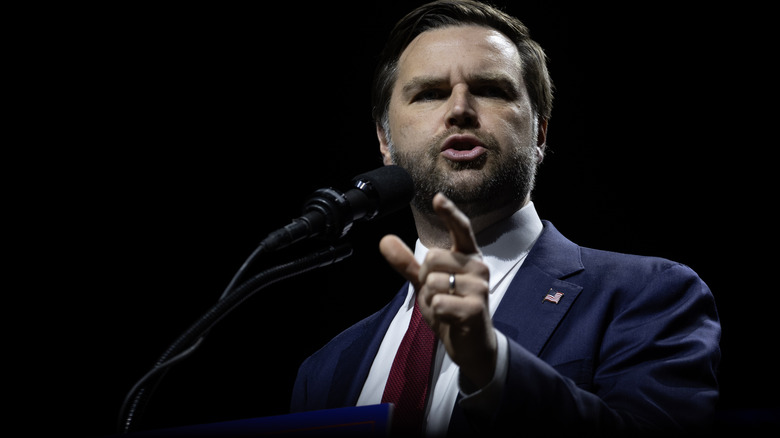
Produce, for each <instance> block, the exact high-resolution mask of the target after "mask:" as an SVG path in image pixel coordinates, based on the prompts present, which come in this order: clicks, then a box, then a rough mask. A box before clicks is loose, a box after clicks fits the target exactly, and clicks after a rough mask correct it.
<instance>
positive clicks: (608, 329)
mask: <svg viewBox="0 0 780 438" xmlns="http://www.w3.org/2000/svg"><path fill="white" fill-rule="evenodd" d="M406 291H407V286H404V287H403V288H402V289H401V291H400V292H399V293H398V295H396V296H395V298H394V299H393V300H392V301H391V302H390V303H389V304H388V305H387V306H385V307H384V308H383V309H382V310H380V311H379V312H377V313H375V314H373V315H371V316H370V317H368V318H366V319H364V320H363V321H360V322H359V323H357V324H356V325H354V326H352V327H351V328H349V329H347V330H346V331H344V332H343V333H341V334H339V335H338V336H336V337H335V338H334V339H333V340H332V341H330V342H329V343H328V344H327V345H326V346H325V347H323V348H322V349H321V350H319V351H317V352H316V353H315V354H314V355H312V356H311V357H310V358H308V359H307V360H306V361H305V362H304V363H303V364H302V365H301V367H300V369H299V372H298V378H297V379H296V382H295V387H294V390H293V397H292V406H291V407H292V411H294V412H297V411H306V410H315V409H325V408H336V407H344V406H354V405H355V403H356V402H357V399H358V396H359V395H360V391H361V389H362V387H363V383H364V382H365V379H366V377H367V375H368V372H369V369H370V367H371V363H372V361H373V359H374V356H375V355H376V352H377V350H378V348H379V344H380V343H381V341H382V338H383V336H384V334H385V331H386V330H387V328H388V326H389V324H390V321H391V320H392V319H393V317H394V316H395V314H396V312H397V310H398V308H399V307H400V306H401V304H402V303H403V301H404V298H405V296H406ZM551 291H552V292H551ZM555 292H561V293H563V296H562V297H561V298H560V301H559V302H558V303H557V304H555V303H552V302H549V301H545V300H544V297H545V296H546V295H547V294H548V293H552V294H554V293H555ZM493 324H494V325H495V327H496V329H498V330H499V331H500V332H501V333H503V334H504V335H506V337H507V339H508V341H509V368H508V372H507V380H506V385H505V387H504V390H503V395H502V399H501V403H500V407H499V409H498V410H496V411H495V412H494V414H493V416H492V418H473V416H470V414H469V412H466V411H465V410H463V409H461V408H460V407H459V405H458V403H456V405H455V408H454V410H453V414H452V417H451V419H450V427H449V434H450V435H454V434H468V433H491V432H492V433H501V434H503V433H511V434H517V433H524V434H529V433H530V435H533V433H534V432H541V433H545V434H552V435H558V434H565V433H568V432H571V433H574V434H577V435H579V436H582V435H589V434H593V435H597V436H603V435H609V434H611V433H615V434H625V433H634V432H635V431H637V430H645V429H649V430H656V429H659V430H679V429H682V430H685V429H691V428H699V427H701V426H703V425H704V424H706V423H707V422H708V421H710V420H711V416H712V415H713V413H714V410H715V403H716V401H717V397H718V387H717V380H716V367H717V364H718V361H719V359H720V349H719V345H718V344H719V340H720V323H719V321H718V316H717V312H716V309H715V303H714V300H713V297H712V294H711V293H710V290H709V289H708V287H707V286H706V285H705V284H704V282H703V281H702V280H701V279H700V278H699V277H698V276H697V275H696V274H695V273H694V272H693V271H692V270H691V269H690V268H688V267H686V266H684V265H681V264H678V263H674V262H671V261H668V260H664V259H659V258H652V257H640V256H632V255H626V254H618V253H613V252H606V251H598V250H593V249H588V248H584V247H580V246H578V245H576V244H574V243H572V242H571V241H569V240H567V239H566V238H565V237H563V236H562V235H561V234H560V233H559V232H558V231H557V230H556V229H555V228H554V227H553V226H552V225H551V224H550V223H549V222H546V221H545V222H544V230H543V232H542V234H541V236H540V237H539V239H538V240H537V242H536V244H535V245H534V247H533V248H532V250H531V252H530V253H529V254H528V257H527V258H526V260H525V261H524V262H523V265H522V266H521V267H520V269H519V271H518V272H517V274H516V275H515V278H514V279H513V280H512V283H511V284H510V286H509V289H508V290H507V293H506V294H505V295H504V298H503V300H502V301H501V304H500V305H499V307H498V309H497V310H496V312H495V315H494V316H493Z"/></svg>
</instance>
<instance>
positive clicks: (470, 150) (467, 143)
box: [441, 134, 487, 161]
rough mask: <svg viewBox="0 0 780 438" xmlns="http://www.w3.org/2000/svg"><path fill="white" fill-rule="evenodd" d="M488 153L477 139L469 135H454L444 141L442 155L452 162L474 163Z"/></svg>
mask: <svg viewBox="0 0 780 438" xmlns="http://www.w3.org/2000/svg"><path fill="white" fill-rule="evenodd" d="M485 152H487V149H485V146H483V144H482V142H481V141H479V139H478V138H477V137H474V136H473V135H469V134H456V135H452V136H450V137H448V138H447V140H445V141H444V144H442V147H441V155H442V156H443V157H444V158H446V159H448V160H451V161H473V160H476V159H477V158H479V157H480V156H481V155H482V154H484V153H485Z"/></svg>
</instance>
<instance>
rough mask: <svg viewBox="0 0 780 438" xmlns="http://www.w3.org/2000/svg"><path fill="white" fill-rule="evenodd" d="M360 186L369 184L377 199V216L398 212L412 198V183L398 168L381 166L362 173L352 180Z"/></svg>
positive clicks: (410, 178)
mask: <svg viewBox="0 0 780 438" xmlns="http://www.w3.org/2000/svg"><path fill="white" fill-rule="evenodd" d="M352 183H353V184H355V185H356V186H358V187H359V186H360V185H361V183H363V184H364V183H369V184H370V185H371V187H372V190H373V192H374V195H375V196H376V197H377V198H378V199H377V216H376V217H380V216H383V215H385V214H388V213H392V212H394V211H397V210H400V209H402V208H404V207H406V206H407V205H409V202H411V200H412V197H413V196H414V182H413V181H412V177H411V176H409V173H408V172H407V171H406V170H404V169H403V168H401V167H398V166H383V167H380V168H377V169H374V170H372V171H370V172H366V173H362V174H360V175H358V176H356V177H355V178H353V179H352Z"/></svg>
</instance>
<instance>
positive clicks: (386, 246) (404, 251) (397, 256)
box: [379, 234, 420, 290]
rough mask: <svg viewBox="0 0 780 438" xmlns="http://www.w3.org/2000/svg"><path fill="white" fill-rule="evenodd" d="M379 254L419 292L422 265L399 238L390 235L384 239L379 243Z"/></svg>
mask: <svg viewBox="0 0 780 438" xmlns="http://www.w3.org/2000/svg"><path fill="white" fill-rule="evenodd" d="M379 252H381V253H382V255H383V256H384V257H385V259H386V260H387V262H388V263H389V264H390V266H392V267H393V269H395V270H396V271H398V273H399V274H401V276H402V277H404V278H405V279H407V280H408V281H410V282H411V283H412V286H414V288H415V289H417V290H419V286H420V279H419V278H418V274H419V272H420V264H419V263H417V260H415V258H414V253H413V252H412V250H411V249H409V247H408V246H406V244H405V243H404V242H403V241H402V240H401V239H400V238H399V237H398V236H394V235H392V234H388V235H387V236H385V237H383V238H382V240H380V241H379Z"/></svg>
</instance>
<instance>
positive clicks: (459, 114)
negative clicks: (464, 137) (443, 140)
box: [445, 85, 479, 128]
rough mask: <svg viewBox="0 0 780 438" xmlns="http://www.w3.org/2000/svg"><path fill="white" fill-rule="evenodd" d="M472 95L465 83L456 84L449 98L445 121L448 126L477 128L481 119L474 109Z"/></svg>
mask: <svg viewBox="0 0 780 438" xmlns="http://www.w3.org/2000/svg"><path fill="white" fill-rule="evenodd" d="M472 97H473V96H472V95H471V93H469V90H468V89H467V88H466V87H465V86H464V85H458V86H455V87H454V88H453V89H452V93H451V94H450V99H449V102H448V104H449V107H448V108H447V115H446V118H445V123H446V125H447V128H451V127H453V126H457V127H459V128H476V127H478V123H479V120H478V118H477V111H476V110H475V109H474V105H473V102H472Z"/></svg>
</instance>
